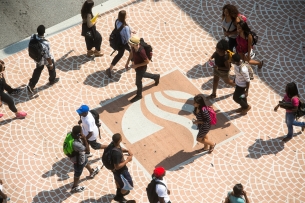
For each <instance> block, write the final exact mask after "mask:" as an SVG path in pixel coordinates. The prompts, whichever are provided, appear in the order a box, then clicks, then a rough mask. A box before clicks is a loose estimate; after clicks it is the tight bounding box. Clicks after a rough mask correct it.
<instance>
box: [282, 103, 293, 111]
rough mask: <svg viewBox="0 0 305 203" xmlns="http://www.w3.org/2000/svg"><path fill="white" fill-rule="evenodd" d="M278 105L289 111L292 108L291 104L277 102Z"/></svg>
mask: <svg viewBox="0 0 305 203" xmlns="http://www.w3.org/2000/svg"><path fill="white" fill-rule="evenodd" d="M279 105H280V107H281V108H283V109H288V110H291V109H293V108H294V106H293V105H292V103H291V102H285V101H279Z"/></svg>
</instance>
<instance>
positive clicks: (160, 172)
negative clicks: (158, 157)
mask: <svg viewBox="0 0 305 203" xmlns="http://www.w3.org/2000/svg"><path fill="white" fill-rule="evenodd" d="M164 174H165V169H164V168H163V167H156V168H155V170H154V176H155V177H157V178H160V177H161V176H163V175H164Z"/></svg>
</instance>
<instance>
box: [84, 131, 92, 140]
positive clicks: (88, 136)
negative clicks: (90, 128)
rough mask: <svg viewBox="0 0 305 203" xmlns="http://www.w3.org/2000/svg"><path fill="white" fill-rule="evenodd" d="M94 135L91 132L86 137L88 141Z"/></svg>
mask: <svg viewBox="0 0 305 203" xmlns="http://www.w3.org/2000/svg"><path fill="white" fill-rule="evenodd" d="M92 135H93V132H89V134H88V135H87V136H86V139H87V140H89V138H90V137H91V136H92Z"/></svg>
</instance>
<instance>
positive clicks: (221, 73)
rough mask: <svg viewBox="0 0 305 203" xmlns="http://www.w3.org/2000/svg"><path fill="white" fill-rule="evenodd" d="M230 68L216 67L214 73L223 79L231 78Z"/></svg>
mask: <svg viewBox="0 0 305 203" xmlns="http://www.w3.org/2000/svg"><path fill="white" fill-rule="evenodd" d="M229 72H230V71H229V70H226V71H223V70H218V69H215V68H214V75H216V76H218V77H220V78H221V79H224V80H225V79H229Z"/></svg>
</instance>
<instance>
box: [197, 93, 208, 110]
mask: <svg viewBox="0 0 305 203" xmlns="http://www.w3.org/2000/svg"><path fill="white" fill-rule="evenodd" d="M194 102H196V103H197V104H199V107H198V108H199V110H200V111H202V108H203V107H205V106H207V105H206V104H205V102H204V99H203V97H202V96H200V95H196V96H195V97H194ZM196 110H197V108H195V109H194V113H195V112H196Z"/></svg>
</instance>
